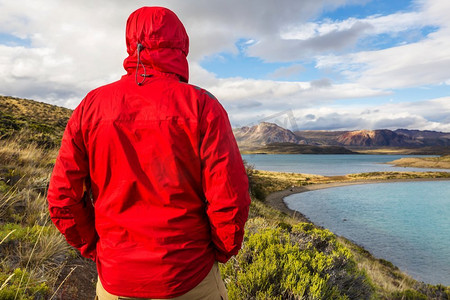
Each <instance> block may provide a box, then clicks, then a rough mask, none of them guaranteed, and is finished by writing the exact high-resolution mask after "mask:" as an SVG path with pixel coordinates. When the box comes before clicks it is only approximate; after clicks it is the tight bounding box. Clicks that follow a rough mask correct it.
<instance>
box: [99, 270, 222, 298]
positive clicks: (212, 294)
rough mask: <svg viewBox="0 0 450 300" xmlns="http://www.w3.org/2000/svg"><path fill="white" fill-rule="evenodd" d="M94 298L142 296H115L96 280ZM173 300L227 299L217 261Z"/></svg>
mask: <svg viewBox="0 0 450 300" xmlns="http://www.w3.org/2000/svg"><path fill="white" fill-rule="evenodd" d="M95 299H96V300H120V299H124V300H132V299H136V300H138V299H144V298H129V297H121V296H115V295H112V294H110V293H108V292H107V291H106V290H105V289H104V288H103V286H102V283H101V282H100V280H98V281H97V296H95ZM170 299H174V300H196V299H198V300H200V299H201V300H221V299H223V300H228V296H227V290H226V289H225V285H224V283H223V281H222V278H221V277H220V272H219V267H218V265H217V262H216V263H214V265H213V267H212V269H211V271H210V272H209V273H208V275H207V276H206V277H205V279H203V281H202V282H200V283H199V284H198V285H197V286H196V287H194V288H193V289H192V290H190V291H189V292H187V293H186V294H184V295H181V296H179V297H175V298H170ZM147 300H162V299H156V298H152V299H147Z"/></svg>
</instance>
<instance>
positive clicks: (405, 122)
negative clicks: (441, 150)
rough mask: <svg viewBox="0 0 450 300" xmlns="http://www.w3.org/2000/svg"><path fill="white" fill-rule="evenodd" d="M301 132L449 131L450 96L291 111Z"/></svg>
mask: <svg viewBox="0 0 450 300" xmlns="http://www.w3.org/2000/svg"><path fill="white" fill-rule="evenodd" d="M294 115H295V117H296V123H297V125H298V127H299V128H300V129H301V130H354V129H355V128H357V129H392V130H394V129H398V128H406V129H417V128H420V129H422V130H437V131H444V132H450V122H449V120H450V118H449V116H450V97H445V98H438V99H432V100H426V101H419V102H405V103H397V104H385V105H379V106H376V107H370V108H369V107H366V106H360V107H347V106H332V107H321V108H319V109H317V108H306V109H298V110H295V111H294Z"/></svg>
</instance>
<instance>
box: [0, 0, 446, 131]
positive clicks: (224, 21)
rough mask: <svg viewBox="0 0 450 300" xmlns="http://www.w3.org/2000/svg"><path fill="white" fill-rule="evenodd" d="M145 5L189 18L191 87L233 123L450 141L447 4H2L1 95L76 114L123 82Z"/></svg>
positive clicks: (290, 0) (173, 0)
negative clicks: (129, 24) (131, 35)
mask: <svg viewBox="0 0 450 300" xmlns="http://www.w3.org/2000/svg"><path fill="white" fill-rule="evenodd" d="M144 5H146V6H151V5H158V6H166V7H168V8H170V9H172V10H173V11H174V12H175V13H177V15H178V16H179V17H180V19H181V20H182V21H183V23H184V24H185V26H186V29H187V31H188V34H189V36H190V42H191V43H190V45H191V49H190V54H189V57H188V59H189V63H190V78H191V83H193V84H196V85H199V86H202V87H204V88H207V89H208V90H209V91H210V92H211V93H213V94H215V95H216V97H217V98H218V99H219V100H220V101H221V103H222V104H223V106H224V107H225V108H226V109H227V111H228V114H229V117H230V120H231V122H232V125H233V126H243V125H249V124H256V123H257V122H258V121H260V120H269V121H272V122H278V123H279V124H280V125H285V124H286V125H287V126H289V124H288V123H289V122H286V120H287V119H288V117H289V116H288V114H286V115H283V114H281V116H280V112H285V111H287V112H289V115H292V116H294V117H295V121H296V127H298V128H299V129H308V130H312V129H321V130H353V129H355V130H357V129H381V128H388V129H397V128H409V129H422V130H439V131H446V132H450V120H449V117H448V116H450V71H448V70H450V21H449V18H448V15H449V14H450V1H447V0H408V1H406V0H398V1H385V0H381V1H375V0H278V1H274V0H248V1H238V0H230V1H226V2H225V1H206V0H192V1H183V0H155V1H145V0H143V1H140V2H139V3H134V2H130V3H128V2H127V3H126V4H124V3H123V1H119V0H112V1H108V2H106V1H105V2H102V3H101V5H100V3H98V4H96V3H93V2H91V1H89V0H80V1H76V2H73V3H61V2H60V1H57V0H47V1H45V2H44V1H31V0H25V1H23V2H20V3H19V2H14V1H8V0H0V82H1V83H2V84H0V94H3V95H11V96H17V97H24V98H31V99H35V100H38V101H44V102H48V103H53V104H57V105H61V106H66V107H70V108H74V107H76V105H77V104H78V103H79V102H80V101H81V99H82V98H83V97H84V95H85V94H86V93H87V92H89V90H91V89H93V88H95V87H97V86H99V85H102V84H106V83H108V82H111V81H114V80H117V79H118V78H120V76H121V75H122V74H123V73H124V71H123V68H122V61H123V59H124V58H125V56H126V53H125V45H124V28H125V22H126V19H127V17H128V15H129V14H130V13H131V12H132V11H133V10H135V9H137V8H139V7H140V6H144ZM271 116H277V117H274V118H272V119H271Z"/></svg>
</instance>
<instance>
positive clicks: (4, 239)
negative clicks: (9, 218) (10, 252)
mask: <svg viewBox="0 0 450 300" xmlns="http://www.w3.org/2000/svg"><path fill="white" fill-rule="evenodd" d="M14 231H16V230H15V229H13V230H11V231H10V232H9V233H8V234H7V235H6V236H5V237H4V238H3V239H2V241H1V242H0V245H1V244H3V242H4V241H6V239H7V238H8V237H9V236H10V235H11V234H12V233H13V232H14Z"/></svg>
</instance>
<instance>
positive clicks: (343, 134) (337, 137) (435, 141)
mask: <svg viewBox="0 0 450 300" xmlns="http://www.w3.org/2000/svg"><path fill="white" fill-rule="evenodd" d="M295 134H296V135H297V136H301V137H302V139H304V141H305V142H306V144H310V145H340V146H350V147H366V148H374V147H403V148H422V147H429V146H431V147H447V146H450V133H445V132H438V131H421V130H408V129H397V130H394V131H392V130H388V129H380V130H355V131H321V130H320V131H319V130H317V131H310V130H309V131H296V132H295Z"/></svg>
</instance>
